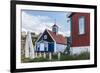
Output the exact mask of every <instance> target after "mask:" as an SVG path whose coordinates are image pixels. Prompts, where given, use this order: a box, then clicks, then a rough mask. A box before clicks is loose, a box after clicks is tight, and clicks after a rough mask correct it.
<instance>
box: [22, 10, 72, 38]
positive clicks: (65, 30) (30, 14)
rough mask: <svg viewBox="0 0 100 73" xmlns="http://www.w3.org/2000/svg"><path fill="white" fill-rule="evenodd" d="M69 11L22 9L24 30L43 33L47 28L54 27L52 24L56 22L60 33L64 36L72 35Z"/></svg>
mask: <svg viewBox="0 0 100 73" xmlns="http://www.w3.org/2000/svg"><path fill="white" fill-rule="evenodd" d="M68 14H70V13H69V12H51V11H35V10H22V13H21V16H22V17H21V18H22V31H26V32H27V31H30V32H35V33H36V34H39V33H42V32H43V31H44V30H45V29H49V30H51V29H52V25H54V24H55V23H56V25H57V26H58V27H59V29H58V33H59V34H63V35H64V36H69V35H70V22H68V18H67V15H68Z"/></svg>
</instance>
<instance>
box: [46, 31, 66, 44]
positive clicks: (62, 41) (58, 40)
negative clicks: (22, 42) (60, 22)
mask: <svg viewBox="0 0 100 73" xmlns="http://www.w3.org/2000/svg"><path fill="white" fill-rule="evenodd" d="M47 32H48V33H49V34H50V35H51V37H52V38H53V40H54V41H55V42H56V43H58V44H64V45H66V44H67V39H66V38H65V37H64V36H63V35H61V34H56V33H54V32H52V31H50V30H47Z"/></svg>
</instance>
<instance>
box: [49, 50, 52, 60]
mask: <svg viewBox="0 0 100 73" xmlns="http://www.w3.org/2000/svg"><path fill="white" fill-rule="evenodd" d="M51 59H52V54H51V52H50V53H49V60H51Z"/></svg>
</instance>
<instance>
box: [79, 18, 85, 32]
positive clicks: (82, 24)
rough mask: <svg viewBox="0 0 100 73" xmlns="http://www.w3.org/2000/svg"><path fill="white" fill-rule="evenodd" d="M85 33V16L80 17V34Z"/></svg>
mask: <svg viewBox="0 0 100 73" xmlns="http://www.w3.org/2000/svg"><path fill="white" fill-rule="evenodd" d="M84 33H85V18H84V17H83V16H81V17H79V34H84Z"/></svg>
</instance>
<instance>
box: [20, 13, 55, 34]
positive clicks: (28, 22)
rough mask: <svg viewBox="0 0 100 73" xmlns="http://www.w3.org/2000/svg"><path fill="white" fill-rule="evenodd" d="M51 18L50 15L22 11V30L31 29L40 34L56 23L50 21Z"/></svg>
mask: <svg viewBox="0 0 100 73" xmlns="http://www.w3.org/2000/svg"><path fill="white" fill-rule="evenodd" d="M50 19H51V18H49V17H48V16H40V15H37V16H33V15H30V14H28V13H25V12H22V31H26V32H27V31H31V32H35V33H37V34H38V33H40V32H43V31H44V30H45V29H51V26H52V25H53V24H54V23H52V22H49V20H50Z"/></svg>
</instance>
